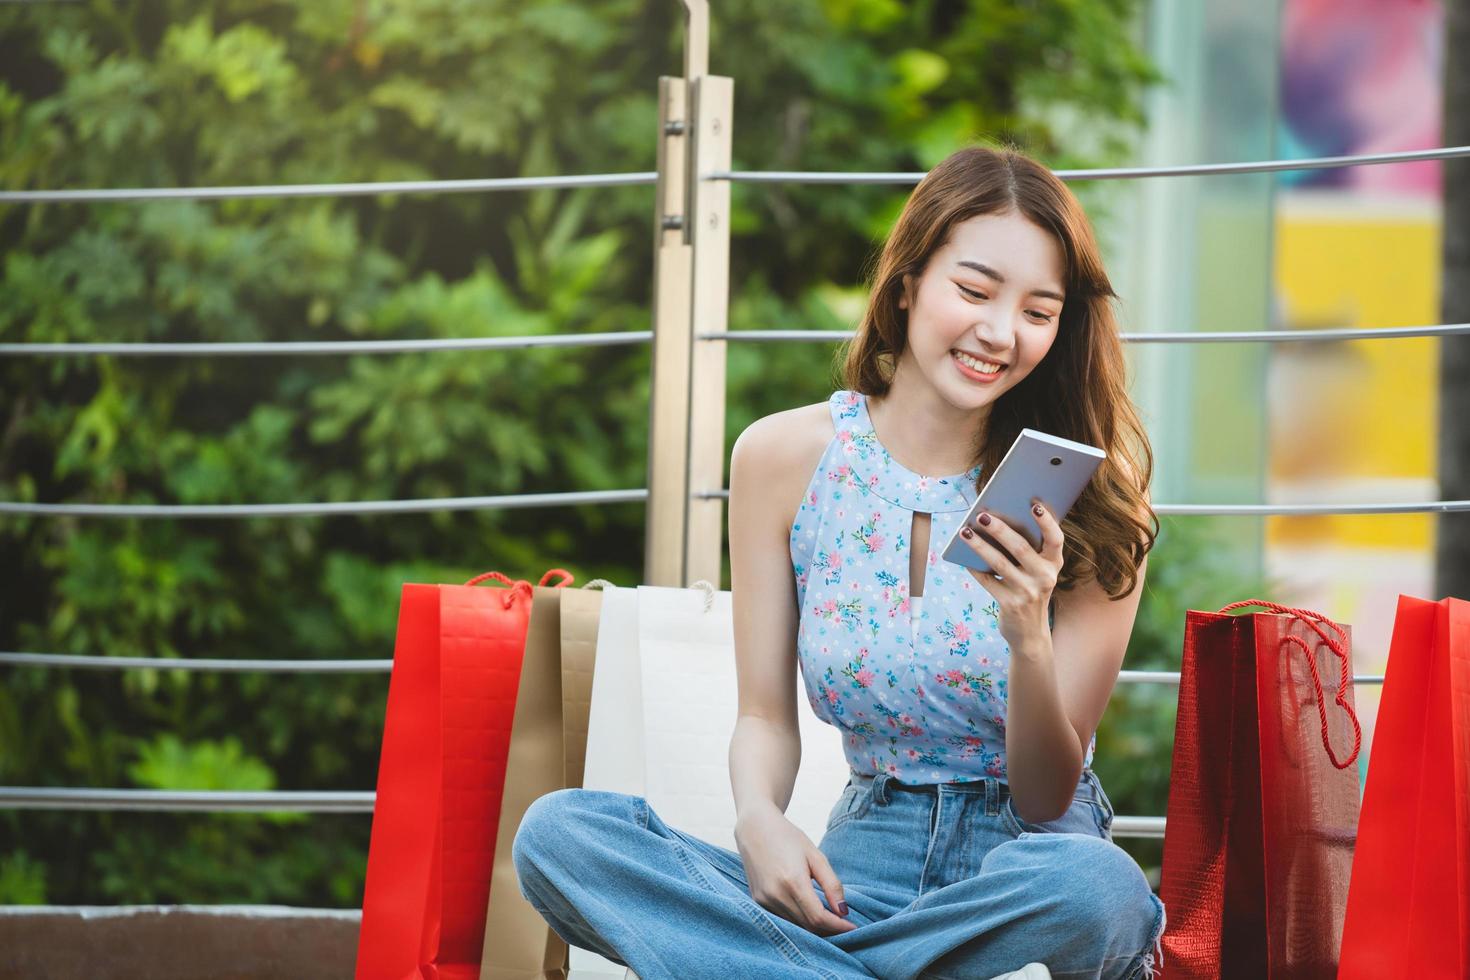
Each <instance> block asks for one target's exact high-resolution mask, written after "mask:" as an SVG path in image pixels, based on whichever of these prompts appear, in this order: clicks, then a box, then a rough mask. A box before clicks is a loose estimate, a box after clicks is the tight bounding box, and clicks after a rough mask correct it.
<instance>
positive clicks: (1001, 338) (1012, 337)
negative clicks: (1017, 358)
mask: <svg viewBox="0 0 1470 980" xmlns="http://www.w3.org/2000/svg"><path fill="white" fill-rule="evenodd" d="M973 329H974V335H975V339H976V340H977V341H978V342H979V343H980V346H981V349H982V350H984V351H986V352H987V353H991V354H994V355H996V356H997V357H999V356H1003V355H1005V354H1006V353H1008V352H1009V351H1010V349H1011V348H1012V347H1014V346H1015V345H1016V328H1015V324H1014V323H1013V322H1012V319H1011V317H1010V316H1009V315H1008V314H1005V313H1000V312H997V311H993V310H992V311H990V312H989V313H988V314H987V315H986V316H985V317H984V318H983V319H981V320H978V321H976V323H975V326H974V328H973Z"/></svg>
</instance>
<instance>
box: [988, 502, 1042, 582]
mask: <svg viewBox="0 0 1470 980" xmlns="http://www.w3.org/2000/svg"><path fill="white" fill-rule="evenodd" d="M987 517H988V518H989V519H990V520H989V522H988V523H982V521H984V519H985V518H987ZM973 528H974V529H975V530H978V531H981V533H982V534H989V535H990V536H991V537H992V538H993V539H994V540H995V543H996V544H998V545H999V546H1000V547H1001V549H1002V550H1004V551H1005V553H1006V554H1007V555H1008V556H1009V557H1010V558H1011V563H1012V564H1014V565H1016V566H1018V567H1020V568H1024V569H1026V570H1028V571H1031V572H1036V573H1039V572H1041V571H1042V568H1043V566H1044V565H1045V564H1046V562H1045V561H1042V560H1041V556H1040V553H1039V552H1038V551H1037V550H1036V546H1035V545H1034V544H1032V543H1031V541H1030V539H1029V538H1027V537H1026V536H1025V535H1024V534H1022V533H1021V532H1020V531H1018V530H1016V529H1015V528H1014V527H1012V526H1011V525H1010V524H1009V523H1007V522H1006V519H1005V518H1003V517H1001V516H1000V515H999V514H990V513H981V514H980V516H979V517H977V518H975V524H974V526H973Z"/></svg>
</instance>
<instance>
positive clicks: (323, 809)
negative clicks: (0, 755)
mask: <svg viewBox="0 0 1470 980" xmlns="http://www.w3.org/2000/svg"><path fill="white" fill-rule="evenodd" d="M376 798H377V794H376V793H373V792H361V793H354V792H341V793H331V792H326V793H323V792H317V793H308V792H292V791H289V790H287V791H279V792H256V793H242V792H228V791H224V790H197V791H191V790H159V789H63V788H53V787H49V786H0V810H132V811H147V812H152V813H160V812H163V813H216V812H230V813H242V812H243V813H283V812H289V813H372V812H373V805H374V803H375V801H376ZM1113 834H1114V835H1115V836H1118V837H1162V836H1164V818H1163V817H1125V816H1119V817H1116V818H1114V820H1113Z"/></svg>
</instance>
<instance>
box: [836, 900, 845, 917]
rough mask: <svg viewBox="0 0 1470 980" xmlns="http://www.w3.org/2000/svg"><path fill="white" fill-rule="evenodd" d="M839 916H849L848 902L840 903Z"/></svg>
mask: <svg viewBox="0 0 1470 980" xmlns="http://www.w3.org/2000/svg"><path fill="white" fill-rule="evenodd" d="M837 914H838V915H841V916H846V915H847V903H846V902H838V903H837Z"/></svg>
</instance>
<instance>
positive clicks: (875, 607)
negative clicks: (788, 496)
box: [790, 391, 1097, 784]
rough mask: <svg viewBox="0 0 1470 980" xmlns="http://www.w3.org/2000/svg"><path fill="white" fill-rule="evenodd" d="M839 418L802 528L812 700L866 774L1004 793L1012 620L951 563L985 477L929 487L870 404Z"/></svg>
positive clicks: (797, 565) (799, 562)
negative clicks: (879, 430) (982, 783)
mask: <svg viewBox="0 0 1470 980" xmlns="http://www.w3.org/2000/svg"><path fill="white" fill-rule="evenodd" d="M828 407H829V408H830V410H831V413H832V424H833V427H834V428H835V430H836V434H835V435H834V436H833V439H832V442H831V443H830V444H829V445H828V446H827V450H826V452H825V453H824V454H823V455H822V459H821V462H820V463H819V464H818V465H817V469H816V472H815V473H814V474H813V475H812V478H811V481H810V482H809V483H808V485H807V489H806V496H805V497H804V498H803V499H802V503H801V508H800V510H799V511H798V512H797V515H796V520H795V521H794V522H793V523H792V526H791V540H790V543H791V563H792V567H793V569H794V570H795V572H796V599H797V608H798V610H799V617H798V625H797V640H796V643H797V658H798V661H799V663H800V665H801V674H802V677H803V679H804V683H805V687H806V693H807V700H808V701H809V702H810V703H811V706H812V710H813V711H814V712H816V715H817V717H818V718H820V719H821V720H822V721H825V722H827V723H828V724H829V725H834V726H836V727H837V729H838V730H839V731H841V732H842V734H843V748H844V751H845V752H846V755H847V761H848V764H849V765H850V766H851V767H852V768H853V769H854V770H855V771H857V772H862V773H868V774H876V773H880V772H886V773H888V774H889V775H890V776H892V777H893V778H894V779H896V780H898V781H899V782H901V783H909V784H914V783H956V782H968V781H972V780H976V779H980V778H983V777H985V776H994V777H997V778H1000V779H1004V778H1005V777H1006V760H1005V739H1006V734H1005V733H1006V678H1007V675H1008V673H1009V667H1010V646H1009V644H1007V643H1006V640H1005V638H1004V637H1002V636H1001V634H1000V625H999V621H998V618H997V617H998V614H999V607H998V606H997V605H996V602H995V600H994V599H993V598H992V597H991V595H990V593H988V592H986V591H985V589H984V588H983V587H982V586H981V585H980V583H979V582H977V581H976V580H975V578H974V577H973V576H972V575H971V574H970V573H969V571H968V570H967V569H965V568H964V567H962V566H960V565H955V564H952V563H950V562H947V561H944V560H943V559H941V558H940V557H939V550H940V549H942V548H943V546H944V543H945V542H946V541H948V540H949V538H950V535H952V534H953V533H954V531H955V528H956V527H958V526H959V522H960V521H961V520H962V519H963V518H964V516H965V512H966V511H968V510H969V508H970V505H971V504H973V503H974V502H975V493H976V491H975V484H976V482H977V481H978V479H979V476H980V467H979V466H975V467H973V468H972V469H970V470H969V471H968V472H966V473H957V474H955V475H953V476H943V477H939V476H921V475H920V474H918V473H915V472H913V471H912V470H909V469H907V468H905V467H904V466H903V465H902V464H900V463H899V462H898V461H897V460H895V459H894V458H893V457H892V456H891V455H889V453H888V450H886V449H885V448H884V447H883V445H882V444H881V443H880V442H879V441H878V437H877V434H876V433H875V432H874V431H873V423H872V421H871V420H870V419H869V417H868V405H867V397H866V396H865V395H863V394H861V393H860V392H855V391H838V392H834V393H833V395H832V397H831V398H830V399H828ZM915 511H918V512H922V513H927V514H930V515H932V516H931V519H930V529H929V552H928V555H927V558H926V565H925V572H924V584H923V592H924V594H923V596H922V599H923V610H922V612H921V611H919V609H918V605H919V604H918V602H916V599H915V597H911V596H910V595H909V542H908V535H909V534H910V532H911V530H912V527H913V515H914V512H915ZM1096 744H1097V739H1096V737H1094V738H1093V739H1092V741H1091V742H1090V743H1089V744H1088V747H1087V753H1086V756H1085V758H1084V760H1083V764H1084V765H1090V764H1091V762H1092V756H1093V751H1094V749H1095V747H1096Z"/></svg>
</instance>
